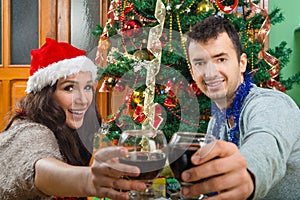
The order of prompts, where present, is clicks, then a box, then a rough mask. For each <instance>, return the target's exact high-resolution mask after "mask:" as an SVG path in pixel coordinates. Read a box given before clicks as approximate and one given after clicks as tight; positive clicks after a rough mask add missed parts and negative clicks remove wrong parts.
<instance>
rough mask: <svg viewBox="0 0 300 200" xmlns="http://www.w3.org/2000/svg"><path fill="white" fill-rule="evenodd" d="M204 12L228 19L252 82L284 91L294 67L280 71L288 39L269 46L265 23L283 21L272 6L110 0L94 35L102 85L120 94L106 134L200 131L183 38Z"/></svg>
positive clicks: (234, 0)
mask: <svg viewBox="0 0 300 200" xmlns="http://www.w3.org/2000/svg"><path fill="white" fill-rule="evenodd" d="M210 15H222V16H223V17H224V18H227V19H229V20H230V21H231V22H232V23H233V24H234V26H235V28H236V30H237V31H238V32H239V33H240V38H241V41H242V44H243V48H244V52H245V53H246V54H247V56H248V66H247V67H248V72H251V73H253V74H254V75H253V79H254V82H255V83H256V84H257V85H258V86H260V87H268V88H273V89H276V90H280V91H283V92H285V91H286V90H289V89H291V88H292V86H293V84H294V83H299V82H300V74H295V75H293V76H292V77H289V78H288V79H286V80H284V79H282V77H281V74H280V72H281V69H282V68H284V67H285V66H286V65H287V63H288V62H289V56H290V54H291V49H289V48H286V42H284V41H283V42H282V43H281V44H279V45H278V46H277V47H276V48H274V49H268V46H267V37H268V33H269V30H270V27H271V25H275V24H276V23H280V22H282V21H283V20H284V17H283V15H282V13H281V12H280V10H279V9H278V8H276V9H274V10H272V11H270V12H269V13H268V12H267V11H266V10H264V9H263V8H261V7H260V6H259V4H258V2H256V1H253V2H252V1H250V2H249V1H243V0H148V1H143V0H111V2H110V7H109V11H108V21H107V23H106V24H105V26H104V27H101V26H97V30H95V31H94V34H95V35H96V36H99V37H100V40H99V47H98V57H97V59H96V62H97V63H98V64H99V66H100V67H99V72H98V74H99V77H98V78H99V81H100V82H101V83H102V86H101V88H100V92H103V91H110V92H111V91H114V92H123V91H124V90H126V95H125V96H124V103H123V105H122V106H121V107H120V108H119V111H118V112H117V113H113V114H112V115H110V116H108V117H107V121H106V123H107V125H108V129H107V134H106V136H107V138H108V139H110V140H114V139H118V137H119V134H120V133H121V132H122V130H126V129H142V128H143V129H148V128H151V129H159V130H162V131H163V132H164V134H165V135H166V138H167V140H169V139H170V137H171V136H172V134H173V133H174V132H177V131H197V132H206V128H207V123H208V120H209V118H210V115H211V113H210V111H211V110H210V106H211V102H210V100H209V99H208V98H207V97H206V96H205V95H203V94H202V93H201V91H200V90H199V89H198V88H197V86H196V84H195V83H194V81H193V80H192V77H191V74H190V66H189V62H188V60H187V52H186V47H185V41H186V33H187V32H188V31H189V30H190V28H191V27H192V26H193V25H194V24H196V23H197V22H199V21H201V20H203V19H204V18H206V17H208V16H210Z"/></svg>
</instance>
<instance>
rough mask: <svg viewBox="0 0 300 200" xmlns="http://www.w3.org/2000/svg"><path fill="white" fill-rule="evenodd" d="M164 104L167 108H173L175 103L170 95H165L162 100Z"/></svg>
mask: <svg viewBox="0 0 300 200" xmlns="http://www.w3.org/2000/svg"><path fill="white" fill-rule="evenodd" d="M164 106H166V107H168V108H174V107H175V104H174V103H173V99H172V98H170V97H167V98H166V99H165V101H164Z"/></svg>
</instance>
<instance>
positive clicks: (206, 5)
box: [196, 0, 216, 15]
mask: <svg viewBox="0 0 300 200" xmlns="http://www.w3.org/2000/svg"><path fill="white" fill-rule="evenodd" d="M209 10H213V12H214V13H215V12H216V9H215V7H214V5H213V4H212V3H211V2H210V1H209V0H203V1H201V2H200V3H199V4H198V5H197V8H196V14H197V15H201V14H203V13H206V12H208V11H209Z"/></svg>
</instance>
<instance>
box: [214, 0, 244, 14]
mask: <svg viewBox="0 0 300 200" xmlns="http://www.w3.org/2000/svg"><path fill="white" fill-rule="evenodd" d="M223 2H224V0H216V4H217V6H218V7H219V8H220V9H221V10H222V11H223V12H225V13H227V14H229V13H231V12H232V11H233V10H234V9H236V7H237V6H238V3H239V0H234V3H233V5H232V6H224V5H223V4H222V3H223Z"/></svg>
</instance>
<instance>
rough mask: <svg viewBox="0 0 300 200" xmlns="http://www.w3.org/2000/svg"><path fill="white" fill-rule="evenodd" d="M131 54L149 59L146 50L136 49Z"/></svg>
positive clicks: (142, 58)
mask: <svg viewBox="0 0 300 200" xmlns="http://www.w3.org/2000/svg"><path fill="white" fill-rule="evenodd" d="M133 56H134V57H135V58H137V59H140V60H150V55H149V53H148V52H147V51H146V50H137V51H135V52H134V53H133Z"/></svg>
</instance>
